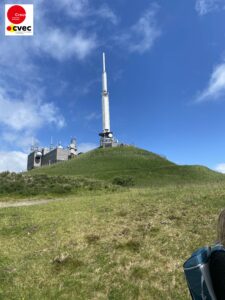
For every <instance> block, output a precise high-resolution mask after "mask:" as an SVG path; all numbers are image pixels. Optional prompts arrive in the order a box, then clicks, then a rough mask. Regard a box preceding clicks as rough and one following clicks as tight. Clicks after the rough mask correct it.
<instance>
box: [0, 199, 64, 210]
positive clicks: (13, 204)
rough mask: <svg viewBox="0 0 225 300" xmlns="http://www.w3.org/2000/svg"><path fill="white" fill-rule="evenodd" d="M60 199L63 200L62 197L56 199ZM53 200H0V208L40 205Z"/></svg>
mask: <svg viewBox="0 0 225 300" xmlns="http://www.w3.org/2000/svg"><path fill="white" fill-rule="evenodd" d="M61 200H63V199H57V201H61ZM53 201H56V200H54V199H48V200H26V201H20V202H0V209H1V208H8V207H21V206H31V205H41V204H47V203H50V202H53Z"/></svg>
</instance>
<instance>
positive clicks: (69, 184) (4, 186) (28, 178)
mask: <svg viewBox="0 0 225 300" xmlns="http://www.w3.org/2000/svg"><path fill="white" fill-rule="evenodd" d="M112 187H113V186H112V185H110V184H108V183H105V182H103V181H100V180H93V179H88V178H82V177H79V178H75V177H69V176H68V177H67V176H49V175H45V174H39V175H30V174H16V173H10V172H3V173H0V196H6V195H15V196H35V195H49V194H50V195H51V194H52V195H61V194H69V193H73V192H76V191H78V190H111V189H112Z"/></svg>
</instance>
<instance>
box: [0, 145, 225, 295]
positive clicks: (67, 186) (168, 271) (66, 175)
mask: <svg viewBox="0 0 225 300" xmlns="http://www.w3.org/2000/svg"><path fill="white" fill-rule="evenodd" d="M130 177H132V180H133V182H134V184H135V186H130V187H129V188H122V187H119V186H118V185H115V184H113V183H118V182H119V180H120V181H121V182H122V183H123V184H124V183H126V181H123V180H122V179H129V178H130ZM224 177H225V176H224V175H222V174H219V173H217V172H214V171H212V170H209V169H208V168H205V167H202V166H178V165H176V164H174V163H172V162H170V161H168V160H166V159H165V158H163V157H161V156H159V155H156V154H154V153H151V152H148V151H145V150H141V149H137V148H134V147H119V148H114V149H96V150H93V151H90V152H88V153H86V154H83V155H81V156H79V157H78V158H76V159H73V160H70V161H67V162H64V163H59V164H56V165H53V166H48V167H43V168H41V169H36V170H33V171H31V172H27V173H23V174H10V173H8V172H5V173H2V174H0V196H4V198H1V197H0V245H1V247H0V282H1V287H0V299H9V300H11V299H12V300H13V299H25V300H27V299H29V300H33V299H34V300H36V299H66V300H67V299H75V300H159V299H163V300H164V299H165V300H174V299H176V300H188V299H190V295H189V292H188V288H187V284H186V282H185V279H184V274H183V269H182V265H183V263H184V261H185V260H186V259H187V258H188V257H189V256H190V254H191V253H192V252H193V251H194V250H196V249H197V248H199V247H201V246H204V245H207V244H208V245H210V244H213V243H214V241H215V239H216V220H217V217H218V214H219V212H220V211H221V209H222V208H224V207H225V180H224ZM115 178H117V181H115ZM127 182H128V183H129V184H130V185H131V183H132V181H130V182H129V180H128V181H127ZM125 185H126V184H125ZM18 194H20V195H21V196H23V197H24V196H25V197H27V198H28V199H30V197H31V196H32V197H33V196H36V197H38V196H39V197H40V198H41V199H45V197H47V196H48V195H49V194H51V197H54V199H55V197H56V196H57V197H58V196H59V195H60V199H59V198H56V199H55V201H52V202H49V203H48V204H45V205H43V204H42V205H39V206H38V205H37V206H30V207H14V208H1V201H2V199H3V200H4V201H5V200H6V198H5V197H6V195H8V200H10V197H11V198H12V197H15V195H18ZM57 199H58V200H57ZM14 200H15V198H14Z"/></svg>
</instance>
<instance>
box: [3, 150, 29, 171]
mask: <svg viewBox="0 0 225 300" xmlns="http://www.w3.org/2000/svg"><path fill="white" fill-rule="evenodd" d="M26 167H27V154H26V153H23V152H19V151H11V152H4V151H0V172H3V171H10V172H21V171H25V170H26Z"/></svg>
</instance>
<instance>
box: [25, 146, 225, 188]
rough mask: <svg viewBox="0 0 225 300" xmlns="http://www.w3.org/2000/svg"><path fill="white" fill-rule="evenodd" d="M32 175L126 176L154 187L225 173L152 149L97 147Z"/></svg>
mask: <svg viewBox="0 0 225 300" xmlns="http://www.w3.org/2000/svg"><path fill="white" fill-rule="evenodd" d="M31 174H48V175H63V176H68V175H73V176H85V177H89V178H94V179H101V180H108V181H110V182H113V179H114V177H117V176H129V177H132V178H133V181H134V184H135V185H136V186H155V185H165V184H171V183H176V184H183V183H188V182H189V183H195V182H196V181H197V182H206V181H208V182H209V181H219V180H224V179H225V176H224V175H222V174H219V173H217V172H213V171H212V170H210V169H208V168H206V167H202V166H178V165H176V164H174V163H172V162H170V161H168V160H166V159H165V158H163V157H161V156H159V155H156V154H154V153H152V152H149V151H146V150H142V149H138V148H135V147H118V148H109V149H96V150H93V151H90V152H88V153H85V154H82V155H80V156H79V157H77V158H75V159H73V160H70V161H66V162H62V163H59V164H56V165H52V166H47V167H43V168H41V169H36V170H33V171H32V172H31Z"/></svg>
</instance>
